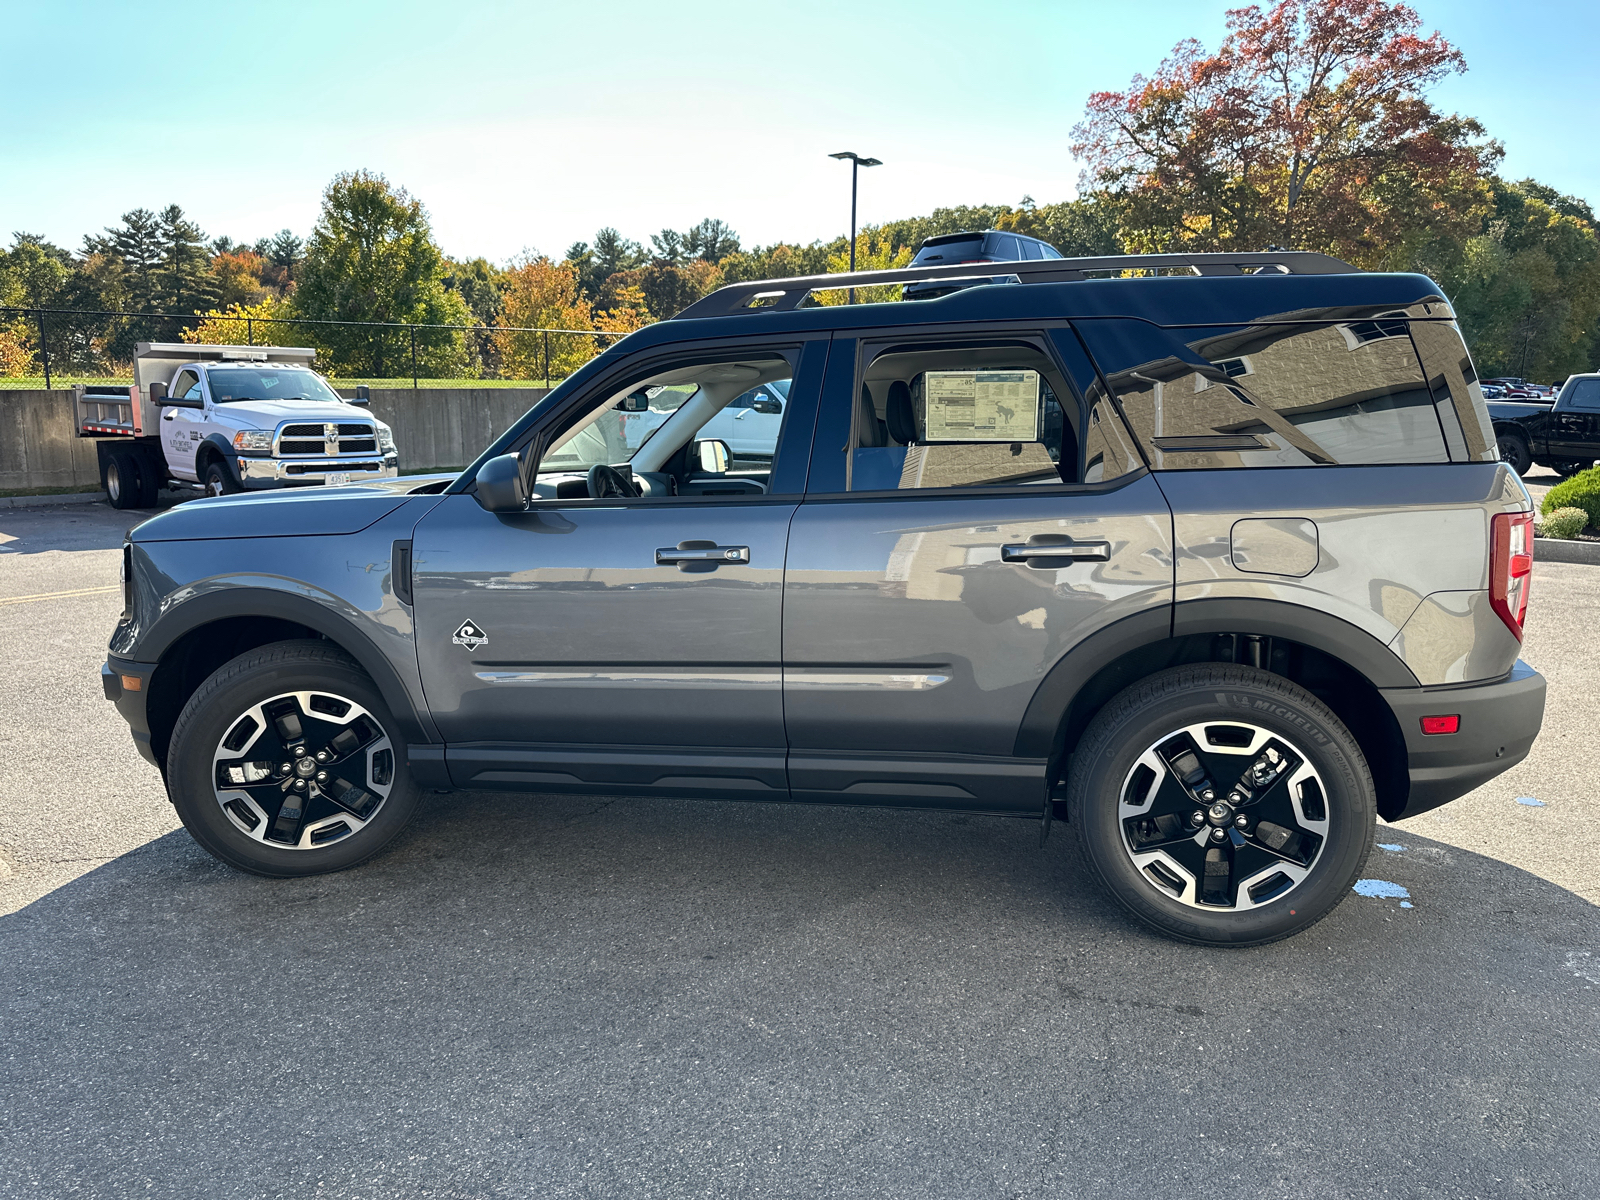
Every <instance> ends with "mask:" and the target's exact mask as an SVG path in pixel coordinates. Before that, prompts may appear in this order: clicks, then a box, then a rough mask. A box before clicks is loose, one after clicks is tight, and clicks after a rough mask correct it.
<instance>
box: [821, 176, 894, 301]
mask: <svg viewBox="0 0 1600 1200" xmlns="http://www.w3.org/2000/svg"><path fill="white" fill-rule="evenodd" d="M828 157H829V158H848V159H849V160H850V273H851V274H852V275H853V274H855V269H856V178H857V176H858V175H859V173H860V171H861V168H862V167H881V166H883V160H882V159H881V158H862V157H861V155H859V154H857V153H856V152H855V151H854V150H841V151H839V153H837V154H830V155H828ZM855 302H856V290H855V288H851V289H850V303H851V304H854V303H855Z"/></svg>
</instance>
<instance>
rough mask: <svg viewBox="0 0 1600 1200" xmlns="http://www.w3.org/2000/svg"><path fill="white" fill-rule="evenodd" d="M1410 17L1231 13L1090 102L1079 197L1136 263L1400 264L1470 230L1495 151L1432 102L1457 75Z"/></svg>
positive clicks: (1365, 7) (1484, 201) (1288, 9)
mask: <svg viewBox="0 0 1600 1200" xmlns="http://www.w3.org/2000/svg"><path fill="white" fill-rule="evenodd" d="M1420 29H1421V22H1420V19H1419V18H1418V16H1417V14H1416V12H1415V11H1414V10H1412V9H1411V8H1409V7H1407V6H1406V5H1404V4H1391V3H1385V2H1384V0H1282V2H1281V3H1279V4H1277V5H1275V6H1273V7H1272V8H1271V9H1268V10H1266V11H1263V10H1262V9H1261V8H1260V7H1257V6H1251V7H1248V8H1240V9H1234V10H1232V11H1230V12H1229V14H1228V30H1229V32H1228V35H1227V37H1226V38H1225V39H1224V40H1223V42H1222V45H1221V46H1220V47H1219V48H1218V49H1217V50H1216V51H1215V52H1214V53H1208V52H1207V51H1206V49H1205V48H1204V47H1203V46H1202V45H1201V44H1200V43H1199V42H1197V41H1194V40H1192V39H1191V40H1187V41H1183V42H1180V43H1179V44H1178V45H1177V47H1176V48H1175V49H1174V50H1173V52H1172V54H1171V55H1170V56H1169V57H1168V58H1167V59H1166V61H1164V62H1163V63H1162V64H1161V66H1160V68H1159V69H1158V70H1157V71H1156V72H1155V74H1154V75H1152V76H1151V77H1149V78H1146V77H1144V76H1136V77H1135V78H1134V80H1133V82H1132V84H1131V86H1130V87H1129V88H1128V90H1127V91H1125V92H1099V93H1096V94H1094V95H1092V96H1091V97H1090V98H1089V103H1088V110H1087V113H1086V114H1085V118H1084V120H1083V121H1082V123H1080V124H1079V125H1078V126H1077V127H1076V128H1075V129H1074V131H1073V135H1074V138H1075V145H1074V146H1073V150H1074V153H1076V154H1077V155H1078V156H1079V157H1080V158H1081V159H1083V160H1084V161H1085V163H1086V164H1087V165H1086V168H1085V171H1084V176H1085V178H1084V181H1083V182H1084V185H1085V186H1084V190H1085V191H1086V192H1097V193H1101V194H1103V195H1105V196H1106V197H1107V198H1108V199H1110V200H1112V201H1113V202H1114V203H1115V204H1116V205H1117V207H1118V209H1119V218H1120V220H1119V230H1118V233H1119V236H1120V238H1121V240H1122V242H1123V243H1124V245H1125V246H1126V247H1127V248H1128V249H1129V250H1135V251H1145V252H1156V251H1174V250H1191V251H1203V250H1244V249H1250V250H1260V249H1266V248H1267V247H1268V246H1270V245H1281V246H1283V247H1285V248H1289V249H1297V250H1321V251H1324V252H1327V253H1331V254H1335V255H1337V256H1339V257H1342V258H1346V259H1349V260H1350V261H1352V262H1355V263H1358V264H1360V265H1363V266H1368V267H1395V266H1401V265H1406V264H1408V263H1409V262H1410V261H1411V259H1412V258H1413V257H1414V256H1415V254H1416V251H1417V248H1418V246H1419V245H1420V244H1421V243H1422V242H1425V241H1429V240H1433V239H1438V238H1448V239H1455V240H1459V239H1461V238H1463V237H1465V236H1468V235H1469V234H1471V233H1474V232H1476V231H1477V227H1478V224H1479V222H1480V221H1481V218H1482V216H1483V214H1484V212H1485V211H1486V210H1487V207H1488V196H1489V193H1488V188H1487V185H1486V182H1485V177H1486V175H1487V173H1488V172H1489V170H1490V168H1491V167H1492V166H1493V165H1494V163H1495V162H1496V161H1497V160H1498V159H1499V157H1500V153H1501V152H1500V147H1499V145H1498V144H1497V143H1495V142H1492V141H1489V140H1488V139H1487V138H1486V137H1485V136H1484V130H1483V127H1482V126H1481V125H1479V124H1478V122H1477V121H1475V120H1472V119H1470V118H1465V117H1460V116H1451V115H1447V114H1443V113H1440V112H1439V111H1438V110H1437V109H1435V108H1434V107H1433V105H1432V104H1430V103H1429V101H1428V99H1427V95H1426V93H1427V92H1428V90H1429V89H1430V88H1431V87H1432V86H1433V85H1434V84H1436V83H1438V82H1439V81H1440V80H1441V79H1443V78H1444V77H1446V76H1447V75H1450V74H1452V73H1456V72H1460V71H1464V70H1465V69H1466V65H1465V62H1464V60H1463V59H1462V56H1461V54H1460V52H1459V51H1457V50H1456V49H1455V48H1454V47H1453V46H1451V45H1450V43H1449V42H1447V41H1446V40H1445V39H1444V37H1443V36H1442V35H1441V34H1439V33H1437V32H1435V33H1432V34H1429V35H1426V36H1424V35H1423V34H1422V33H1421V32H1420Z"/></svg>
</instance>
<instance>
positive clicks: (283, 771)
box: [278, 763, 294, 775]
mask: <svg viewBox="0 0 1600 1200" xmlns="http://www.w3.org/2000/svg"><path fill="white" fill-rule="evenodd" d="M292 770H294V764H293V763H279V764H278V774H280V775H287V774H288V773H289V772H290V771H292Z"/></svg>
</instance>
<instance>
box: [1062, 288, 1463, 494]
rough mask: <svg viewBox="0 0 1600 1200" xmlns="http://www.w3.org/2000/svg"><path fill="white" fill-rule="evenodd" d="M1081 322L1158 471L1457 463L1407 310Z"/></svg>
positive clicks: (1129, 421) (1080, 326)
mask: <svg viewBox="0 0 1600 1200" xmlns="http://www.w3.org/2000/svg"><path fill="white" fill-rule="evenodd" d="M1078 329H1079V330H1080V332H1081V333H1082V334H1083V337H1084V340H1085V343H1086V344H1087V345H1088V348H1089V351H1090V353H1091V354H1093V356H1094V358H1095V360H1096V362H1097V363H1098V364H1099V366H1100V369H1101V371H1102V372H1103V373H1104V375H1105V377H1106V380H1107V381H1108V382H1109V384H1110V385H1111V389H1112V391H1113V393H1114V394H1115V395H1116V397H1117V400H1118V402H1119V403H1120V405H1121V407H1122V410H1123V412H1124V414H1125V415H1126V416H1127V419H1128V423H1129V424H1130V425H1131V426H1132V428H1133V432H1134V434H1135V436H1136V437H1137V438H1138V440H1139V442H1140V444H1141V445H1142V446H1143V447H1144V448H1145V451H1146V453H1147V454H1148V456H1149V458H1150V461H1151V465H1152V466H1153V467H1155V468H1157V469H1165V470H1182V469H1186V468H1187V469H1197V468H1208V467H1235V466H1250V467H1272V466H1311V465H1319V464H1321V465H1332V464H1344V465H1358V464H1377V463H1433V462H1449V461H1450V454H1449V451H1448V450H1447V448H1446V445H1445V438H1444V431H1443V429H1442V428H1441V426H1440V421H1439V417H1438V415H1437V414H1436V412H1435V409H1434V402H1433V396H1432V393H1431V392H1430V391H1429V389H1428V381H1427V379H1426V378H1425V377H1424V375H1423V373H1422V367H1421V364H1420V363H1419V362H1418V360H1417V354H1416V351H1415V350H1414V349H1413V348H1412V344H1411V338H1410V336H1409V334H1408V332H1407V329H1406V322H1405V321H1404V320H1401V319H1395V318H1387V317H1386V318H1385V319H1383V320H1369V321H1359V322H1353V323H1334V322H1329V323H1324V324H1314V325H1312V324H1305V325H1248V326H1211V327H1201V328H1185V329H1161V328H1158V327H1156V326H1153V325H1149V324H1146V323H1145V322H1142V321H1127V320H1114V321H1084V322H1081V323H1079V325H1078Z"/></svg>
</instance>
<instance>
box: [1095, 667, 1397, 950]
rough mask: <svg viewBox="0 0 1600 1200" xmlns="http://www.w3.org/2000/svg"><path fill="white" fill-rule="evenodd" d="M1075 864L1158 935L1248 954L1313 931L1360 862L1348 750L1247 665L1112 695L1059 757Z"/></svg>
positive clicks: (1279, 680) (1363, 797) (1316, 712)
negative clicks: (1073, 747)
mask: <svg viewBox="0 0 1600 1200" xmlns="http://www.w3.org/2000/svg"><path fill="white" fill-rule="evenodd" d="M1067 799H1068V804H1069V811H1070V813H1071V819H1072V822H1073V824H1074V826H1075V827H1076V829H1077V833H1078V841H1079V845H1080V847H1081V849H1082V851H1083V854H1084V857H1085V859H1086V860H1087V861H1088V863H1089V864H1090V866H1092V867H1093V868H1094V871H1095V873H1096V874H1097V875H1099V877H1100V879H1101V880H1102V881H1103V882H1104V883H1105V885H1106V887H1107V888H1108V889H1109V890H1110V892H1111V894H1112V895H1113V896H1114V897H1115V898H1116V899H1117V900H1118V901H1119V902H1120V903H1121V904H1122V905H1123V907H1125V908H1126V909H1127V910H1128V911H1129V912H1131V913H1132V914H1133V915H1134V916H1136V917H1138V918H1139V919H1140V920H1142V921H1144V922H1145V923H1147V924H1149V925H1151V926H1154V927H1155V928H1156V929H1158V930H1160V931H1161V932H1162V933H1165V934H1167V935H1168V936H1169V937H1174V938H1177V939H1179V940H1181V941H1186V942H1195V943H1199V944H1201V945H1210V946H1259V945H1261V944H1263V943H1265V942H1273V941H1277V940H1278V939H1279V938H1285V937H1289V936H1290V935H1291V934H1295V933H1299V932H1300V931H1301V930H1303V929H1306V928H1308V927H1310V926H1311V925H1314V924H1315V923H1316V922H1318V921H1320V920H1321V919H1322V918H1323V917H1325V916H1327V915H1328V913H1329V912H1331V911H1332V910H1333V908H1334V906H1335V905H1337V904H1338V903H1339V901H1340V900H1342V899H1344V897H1345V896H1346V895H1348V894H1349V892H1350V888H1351V886H1352V885H1353V884H1354V883H1355V880H1356V877H1357V875H1358V874H1359V873H1360V871H1361V868H1362V866H1363V865H1364V864H1365V863H1366V860H1367V853H1368V851H1369V850H1370V849H1371V846H1372V832H1373V828H1374V826H1375V824H1376V821H1377V797H1376V795H1375V793H1374V789H1373V786H1372V775H1371V773H1370V772H1369V771H1368V769H1367V763H1366V760H1365V758H1363V757H1362V754H1361V749H1360V747H1359V746H1358V745H1357V744H1356V741H1355V739H1354V738H1353V737H1351V735H1350V731H1349V730H1348V729H1346V728H1345V727H1344V725H1343V723H1342V722H1341V721H1340V720H1339V718H1338V717H1336V716H1334V714H1333V713H1332V711H1330V710H1329V709H1328V707H1327V706H1326V705H1324V704H1323V703H1322V702H1321V701H1320V700H1318V699H1317V698H1316V697H1315V696H1313V695H1311V693H1309V692H1307V691H1306V690H1305V689H1304V688H1301V687H1299V686H1298V685H1297V684H1294V683H1291V682H1290V681H1289V680H1287V679H1284V678H1283V677H1282V676H1278V675H1272V674H1269V673H1267V672H1266V671H1260V670H1257V669H1255V668H1253V667H1239V666H1222V665H1209V666H1189V667H1175V668H1173V669H1171V670H1168V671H1162V672H1160V673H1159V674H1156V675H1152V676H1150V677H1149V678H1148V679H1144V680H1141V681H1140V682H1138V683H1136V684H1133V685H1132V686H1131V687H1129V688H1127V689H1126V690H1125V691H1123V692H1122V693H1120V694H1119V695H1118V696H1116V697H1114V698H1113V699H1112V700H1111V702H1110V703H1109V704H1107V705H1106V706H1105V708H1103V709H1102V710H1101V711H1100V714H1099V715H1098V716H1097V717H1096V718H1095V719H1094V721H1093V722H1092V723H1091V724H1090V726H1089V728H1088V729H1087V730H1085V732H1084V735H1083V738H1082V740H1081V741H1080V743H1079V746H1078V749H1077V752H1076V753H1075V754H1074V755H1073V759H1072V775H1071V778H1070V780H1069V784H1068V794H1067Z"/></svg>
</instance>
